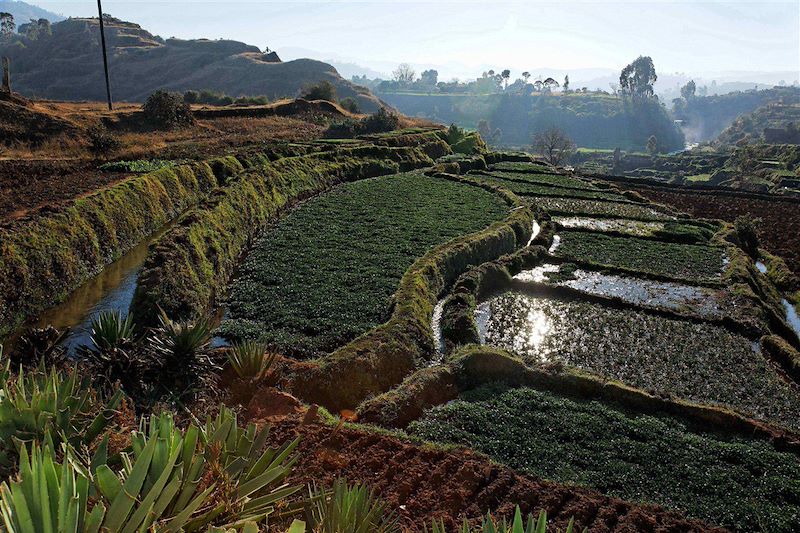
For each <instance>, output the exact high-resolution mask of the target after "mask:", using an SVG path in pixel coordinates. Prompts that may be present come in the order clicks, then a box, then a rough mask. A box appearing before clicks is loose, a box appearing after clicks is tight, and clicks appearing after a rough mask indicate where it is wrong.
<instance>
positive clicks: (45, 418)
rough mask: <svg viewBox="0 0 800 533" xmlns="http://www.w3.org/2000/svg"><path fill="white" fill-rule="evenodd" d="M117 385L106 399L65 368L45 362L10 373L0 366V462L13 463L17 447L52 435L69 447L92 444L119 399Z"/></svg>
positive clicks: (7, 367)
mask: <svg viewBox="0 0 800 533" xmlns="http://www.w3.org/2000/svg"><path fill="white" fill-rule="evenodd" d="M122 398H123V394H122V392H121V391H119V390H117V391H116V392H114V394H113V395H112V396H111V397H110V398H109V399H108V400H104V399H103V398H102V397H101V395H99V394H98V393H97V391H95V390H94V389H93V388H92V386H91V380H90V379H89V378H87V377H83V378H79V376H78V373H77V372H76V371H74V370H73V371H70V372H66V373H62V372H57V371H56V370H54V369H51V370H50V371H47V370H46V369H45V368H44V366H39V367H38V368H35V369H31V370H28V371H25V370H23V369H22V368H20V370H19V373H18V374H16V375H15V374H13V373H12V372H11V362H10V361H7V362H6V364H5V366H4V367H2V368H0V466H2V467H6V468H9V467H11V466H13V463H14V460H15V459H16V456H17V447H18V446H19V445H20V444H21V443H24V442H28V441H33V440H41V439H43V438H44V436H45V434H48V433H49V434H52V435H53V439H54V441H55V442H56V444H57V443H58V442H60V441H61V440H64V441H66V442H68V443H69V444H71V445H73V446H79V445H81V444H89V443H92V442H93V441H94V440H95V439H96V438H97V437H98V436H99V435H100V434H101V433H102V432H103V431H104V430H105V429H106V428H107V427H108V425H109V423H110V421H111V420H112V418H113V417H114V412H115V411H114V410H115V409H116V408H117V407H118V406H119V404H120V402H121V401H122Z"/></svg>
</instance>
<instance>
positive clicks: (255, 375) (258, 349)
mask: <svg viewBox="0 0 800 533" xmlns="http://www.w3.org/2000/svg"><path fill="white" fill-rule="evenodd" d="M228 362H229V363H230V365H231V367H233V370H234V371H235V372H236V374H237V375H238V376H239V377H240V378H242V379H248V378H249V379H254V380H257V379H261V378H262V377H264V376H265V375H266V374H267V372H269V369H270V367H272V364H273V363H274V362H275V354H274V353H269V352H267V346H266V345H265V344H262V343H259V342H255V341H244V342H242V343H240V344H239V343H237V344H234V345H233V346H232V347H231V348H230V349H229V350H228Z"/></svg>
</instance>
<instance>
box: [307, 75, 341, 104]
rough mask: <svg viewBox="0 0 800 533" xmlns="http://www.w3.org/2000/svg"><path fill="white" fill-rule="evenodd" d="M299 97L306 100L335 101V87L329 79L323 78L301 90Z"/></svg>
mask: <svg viewBox="0 0 800 533" xmlns="http://www.w3.org/2000/svg"><path fill="white" fill-rule="evenodd" d="M301 98H304V99H306V100H327V101H328V102H335V101H336V87H335V86H334V85H333V84H332V83H331V82H329V81H327V80H323V81H321V82H319V83H317V84H316V85H311V86H309V87H306V88H305V89H304V90H303V93H302V95H301Z"/></svg>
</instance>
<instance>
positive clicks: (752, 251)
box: [733, 214, 761, 257]
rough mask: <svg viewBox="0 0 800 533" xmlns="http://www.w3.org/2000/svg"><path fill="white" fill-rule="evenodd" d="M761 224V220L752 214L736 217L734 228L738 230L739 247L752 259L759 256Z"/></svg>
mask: <svg viewBox="0 0 800 533" xmlns="http://www.w3.org/2000/svg"><path fill="white" fill-rule="evenodd" d="M760 223H761V219H758V218H754V217H753V216H752V215H750V214H745V215H742V216H739V217H736V220H735V221H734V223H733V227H734V229H736V237H737V238H738V239H739V245H740V246H741V247H742V250H744V251H745V252H747V254H748V255H749V256H750V257H757V256H758V246H759V244H760V242H759V239H758V225H759V224H760Z"/></svg>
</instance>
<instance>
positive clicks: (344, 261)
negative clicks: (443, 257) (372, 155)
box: [220, 172, 508, 356]
mask: <svg viewBox="0 0 800 533" xmlns="http://www.w3.org/2000/svg"><path fill="white" fill-rule="evenodd" d="M507 211H508V206H507V205H506V204H505V202H503V199H502V198H501V197H500V196H498V195H495V194H492V193H491V192H489V191H486V190H484V189H481V188H480V187H476V186H474V185H469V184H466V183H459V182H456V181H451V180H447V179H443V178H436V177H431V176H426V175H424V174H422V173H419V172H414V173H407V174H397V175H393V176H387V177H381V178H374V179H370V180H364V181H359V182H356V183H348V184H345V185H342V186H341V187H338V188H336V189H334V190H333V191H331V192H330V193H327V194H325V195H324V196H321V197H319V198H316V199H314V200H311V201H310V202H308V203H307V204H305V205H302V206H301V207H299V208H298V209H296V210H294V211H293V212H291V213H290V214H289V215H287V216H286V217H285V218H283V219H282V220H281V221H280V222H278V223H277V224H276V226H275V227H274V228H271V229H270V230H269V231H267V232H266V233H264V234H263V235H262V236H261V237H260V238H259V240H258V241H257V242H256V243H255V245H254V247H253V250H252V251H251V252H250V253H249V254H248V256H247V259H246V260H245V261H244V263H243V265H242V266H241V268H240V270H239V274H238V279H237V280H236V281H235V282H234V283H233V285H232V289H231V294H230V296H229V297H228V298H227V299H226V302H227V307H228V319H226V320H225V321H224V322H223V324H222V326H221V328H220V331H221V334H222V335H223V336H225V337H228V338H229V339H237V340H240V339H244V338H255V339H260V340H263V341H267V342H269V343H270V344H273V345H275V346H277V347H278V348H279V349H280V350H281V351H282V352H284V353H291V354H293V355H297V356H319V355H324V354H326V353H329V352H332V351H333V350H334V349H336V348H338V347H339V346H342V345H344V344H345V343H347V342H349V341H351V340H353V339H354V338H355V337H357V336H358V335H360V334H362V333H364V332H366V331H367V330H369V329H371V328H373V327H375V326H377V325H378V324H380V323H382V322H384V321H385V320H386V319H387V318H388V316H389V312H390V308H391V305H392V298H391V297H392V294H393V293H394V292H395V291H396V290H397V286H398V284H399V282H400V279H401V278H402V276H403V273H404V272H405V271H406V270H407V269H408V267H409V266H411V264H412V263H413V262H414V261H415V260H416V259H417V258H418V257H421V256H423V255H425V253H427V251H428V250H429V249H430V248H432V247H434V246H436V245H438V244H441V243H443V242H445V241H447V240H449V239H452V238H454V237H457V236H459V235H463V234H466V233H471V232H473V231H478V230H480V229H483V228H485V227H487V226H489V225H491V224H492V223H493V222H495V221H497V220H500V219H502V218H503V216H504V214H505V213H507Z"/></svg>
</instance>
